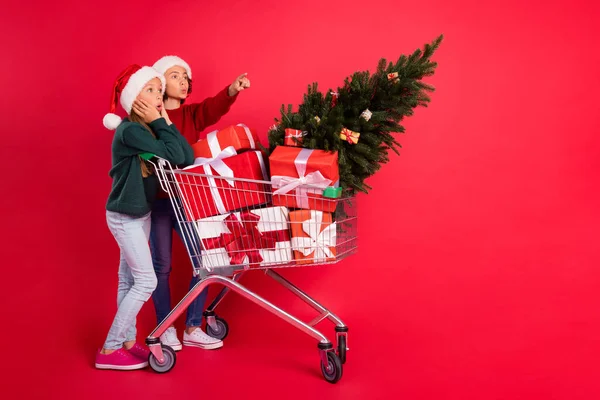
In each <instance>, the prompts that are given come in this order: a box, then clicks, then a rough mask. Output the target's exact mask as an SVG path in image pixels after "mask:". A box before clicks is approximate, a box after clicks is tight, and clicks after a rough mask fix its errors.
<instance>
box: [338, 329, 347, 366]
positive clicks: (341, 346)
mask: <svg viewBox="0 0 600 400" xmlns="http://www.w3.org/2000/svg"><path fill="white" fill-rule="evenodd" d="M338 356H340V361H341V362H342V364H346V336H340V337H339V339H338Z"/></svg>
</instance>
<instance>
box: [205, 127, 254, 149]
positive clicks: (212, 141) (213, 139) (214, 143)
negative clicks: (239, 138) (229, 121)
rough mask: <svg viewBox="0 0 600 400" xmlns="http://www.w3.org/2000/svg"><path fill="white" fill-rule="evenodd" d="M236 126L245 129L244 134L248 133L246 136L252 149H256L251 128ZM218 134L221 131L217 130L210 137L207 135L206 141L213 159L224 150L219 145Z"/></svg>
mask: <svg viewBox="0 0 600 400" xmlns="http://www.w3.org/2000/svg"><path fill="white" fill-rule="evenodd" d="M236 126H239V127H241V128H244V132H245V133H246V136H247V137H248V141H249V142H250V148H251V149H255V148H256V143H255V142H254V138H253V137H252V132H251V131H250V128H248V127H247V126H246V125H244V124H237V125H236ZM218 133H219V131H218V130H217V131H212V132H210V133H209V134H208V135H206V141H207V142H208V148H209V149H210V154H211V155H212V156H213V157H216V155H217V154H219V153H221V152H222V151H223V149H221V145H220V144H219V139H218V138H217V134H218Z"/></svg>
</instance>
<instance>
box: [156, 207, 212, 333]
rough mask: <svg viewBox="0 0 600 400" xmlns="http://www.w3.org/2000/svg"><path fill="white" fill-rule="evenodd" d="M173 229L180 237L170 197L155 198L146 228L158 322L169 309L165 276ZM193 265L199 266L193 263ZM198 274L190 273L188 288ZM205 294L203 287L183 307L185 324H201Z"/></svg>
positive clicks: (169, 257)
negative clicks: (192, 274)
mask: <svg viewBox="0 0 600 400" xmlns="http://www.w3.org/2000/svg"><path fill="white" fill-rule="evenodd" d="M173 229H175V232H177V235H178V236H179V238H180V239H181V240H182V241H184V240H185V238H184V237H183V235H182V233H181V229H180V228H179V224H178V223H177V219H176V218H175V211H174V210H173V207H172V206H171V200H170V199H156V201H155V202H154V205H153V207H152V229H151V230H150V248H151V249H152V263H153V264H154V271H155V272H156V278H157V279H158V285H157V286H156V290H155V291H154V294H153V295H152V300H153V301H154V309H155V310H156V319H157V321H158V323H160V322H161V321H162V320H163V319H164V318H165V317H166V316H167V315H168V314H169V313H170V312H171V289H170V287H169V276H170V275H171V255H172V252H173ZM196 267H199V266H198V265H196ZM200 279H201V278H200V277H198V276H196V277H192V280H191V282H190V289H191V288H192V287H194V285H196V283H198V281H199V280H200ZM207 295H208V288H206V289H204V290H203V291H202V292H201V293H200V294H199V295H198V297H196V298H195V299H194V301H192V303H191V304H190V306H189V307H188V309H187V317H186V320H185V325H186V326H188V327H192V326H200V325H202V313H203V312H204V304H205V303H206V297H207Z"/></svg>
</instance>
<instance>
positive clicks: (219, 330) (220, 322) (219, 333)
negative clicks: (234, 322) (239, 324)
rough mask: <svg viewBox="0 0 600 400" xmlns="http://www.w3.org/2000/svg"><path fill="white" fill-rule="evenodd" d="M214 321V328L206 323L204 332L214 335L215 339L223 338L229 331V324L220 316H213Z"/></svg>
mask: <svg viewBox="0 0 600 400" xmlns="http://www.w3.org/2000/svg"><path fill="white" fill-rule="evenodd" d="M215 323H216V324H217V327H216V328H215V329H213V328H212V327H211V326H210V325H208V324H206V333H208V336H211V337H214V338H215V339H219V340H225V338H226V337H227V334H228V333H229V325H227V322H225V320H224V319H223V318H221V317H215Z"/></svg>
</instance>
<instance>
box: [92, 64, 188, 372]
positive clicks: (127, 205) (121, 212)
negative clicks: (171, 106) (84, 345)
mask: <svg viewBox="0 0 600 400" xmlns="http://www.w3.org/2000/svg"><path fill="white" fill-rule="evenodd" d="M164 89H165V80H164V77H163V75H162V74H160V73H158V72H157V71H155V70H154V69H153V68H151V67H140V66H138V65H132V66H130V67H128V68H127V69H125V70H124V71H123V72H122V73H121V75H120V76H119V77H118V78H117V80H116V82H115V85H114V88H113V93H112V98H111V113H109V114H107V115H106V116H105V117H104V126H105V127H106V128H108V129H111V130H114V129H116V132H115V135H114V138H113V143H112V168H111V170H110V176H111V177H112V179H113V183H112V190H111V192H110V195H109V197H108V201H107V204H106V221H107V223H108V227H109V229H110V231H111V233H112V234H113V236H114V238H115V240H116V241H117V243H118V245H119V249H120V263H119V274H118V276H119V285H118V292H117V304H118V310H117V314H116V315H115V318H114V320H113V323H112V325H111V327H110V330H109V332H108V336H107V338H106V341H105V342H104V346H103V347H102V349H101V350H98V352H97V354H96V368H100V369H116V370H132V369H139V368H144V367H146V366H147V365H148V355H149V351H148V349H147V348H146V347H145V346H143V345H141V344H139V343H137V342H136V328H135V322H136V317H137V314H138V312H139V311H140V309H141V308H142V305H143V304H144V303H145V302H146V301H147V300H148V299H149V298H150V296H151V295H152V292H153V291H154V288H155V287H156V274H155V273H154V268H153V266H152V256H151V254H150V247H149V246H148V238H149V235H150V210H151V208H152V203H153V202H154V199H155V198H156V195H157V192H158V188H159V182H158V179H157V177H156V175H155V174H154V171H153V170H152V166H151V164H149V163H147V162H146V161H145V160H144V159H142V158H141V157H140V154H142V153H152V154H155V155H156V156H158V157H161V158H164V159H166V160H168V161H169V162H171V163H172V164H174V165H188V164H191V163H193V161H194V155H193V151H192V148H191V147H190V145H189V144H188V143H187V141H186V140H185V138H183V136H182V135H181V134H180V133H179V132H178V131H177V129H176V128H175V125H172V124H171V122H170V120H169V117H168V115H167V113H166V111H165V109H164V107H163V103H162V100H163V94H164ZM118 102H120V104H121V106H122V107H123V109H125V111H126V112H127V114H129V117H128V118H126V119H124V120H121V119H120V118H119V117H118V116H117V115H115V114H114V111H115V109H116V107H117V103H118Z"/></svg>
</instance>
